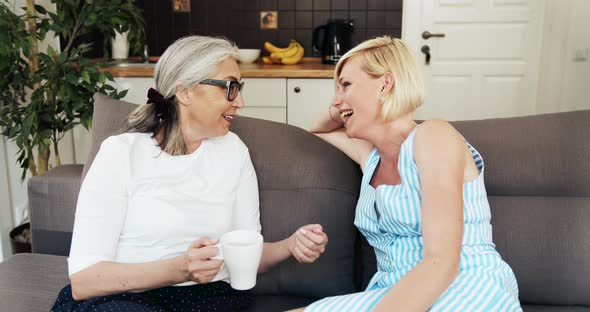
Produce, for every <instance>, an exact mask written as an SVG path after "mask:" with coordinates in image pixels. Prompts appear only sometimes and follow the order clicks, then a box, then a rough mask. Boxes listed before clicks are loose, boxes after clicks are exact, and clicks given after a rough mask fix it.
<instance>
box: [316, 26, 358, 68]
mask: <svg viewBox="0 0 590 312" xmlns="http://www.w3.org/2000/svg"><path fill="white" fill-rule="evenodd" d="M322 30H323V36H322V40H320V32H321V31H322ZM353 30H354V26H353V23H352V21H351V20H341V19H340V20H339V19H334V20H332V19H330V20H328V23H327V24H326V25H322V26H319V27H316V29H314V30H313V37H312V41H313V42H312V43H313V50H314V51H315V52H318V53H321V56H322V63H324V64H336V63H338V60H339V59H340V58H341V57H342V55H344V53H346V52H348V50H350V49H351V48H352V46H351V39H350V37H351V36H352V32H353ZM320 41H321V44H320Z"/></svg>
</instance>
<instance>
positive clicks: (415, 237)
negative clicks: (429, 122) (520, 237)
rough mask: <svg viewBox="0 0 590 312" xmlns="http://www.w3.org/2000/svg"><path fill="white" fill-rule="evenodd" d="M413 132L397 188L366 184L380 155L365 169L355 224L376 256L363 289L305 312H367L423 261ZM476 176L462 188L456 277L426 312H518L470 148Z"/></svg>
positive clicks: (403, 151) (372, 156) (512, 281)
mask: <svg viewBox="0 0 590 312" xmlns="http://www.w3.org/2000/svg"><path fill="white" fill-rule="evenodd" d="M416 129H417V127H416V128H414V130H413V131H412V132H411V133H410V135H409V136H408V137H407V138H406V140H405V141H404V143H403V144H402V147H401V151H400V156H399V165H398V169H399V174H400V177H401V181H402V182H401V184H399V185H380V186H378V187H377V188H376V189H374V188H373V187H372V186H371V185H370V184H369V182H370V181H371V178H372V176H373V172H374V171H375V169H376V168H377V165H378V163H379V159H380V156H379V154H378V153H377V150H376V149H373V151H371V153H370V155H369V157H368V159H367V163H366V164H365V170H364V172H365V175H364V177H363V180H362V185H361V194H360V198H359V201H358V204H357V208H356V217H355V225H356V226H357V227H358V229H359V230H360V231H361V233H363V235H365V237H366V238H367V240H368V242H369V244H371V246H373V248H374V249H375V254H376V256H377V272H376V273H375V275H374V276H373V278H372V279H371V282H370V283H369V285H368V287H367V289H366V290H365V291H364V292H359V293H355V294H350V295H344V296H337V297H329V298H325V299H323V300H320V301H317V302H315V303H313V304H312V305H310V306H309V307H307V308H306V309H305V311H370V310H371V309H372V308H373V307H374V306H375V305H376V304H377V303H378V302H379V300H380V299H381V298H382V297H383V296H384V295H385V294H386V293H387V291H388V290H389V289H390V288H391V287H392V286H393V285H394V284H395V283H397V282H398V281H399V280H400V279H401V278H402V277H403V276H404V275H405V274H406V273H408V272H409V271H410V270H411V269H412V268H413V267H414V266H415V265H416V264H418V263H419V262H420V261H421V259H422V250H423V242H422V234H421V232H420V205H421V200H422V198H421V194H420V177H419V175H418V168H417V167H416V163H415V162H414V155H413V150H414V149H413V142H414V135H415V133H416ZM466 144H467V146H468V147H469V149H470V150H471V154H472V155H473V159H474V161H475V163H476V165H477V168H478V169H479V171H480V174H479V176H478V177H477V178H476V179H474V180H472V181H469V182H467V183H464V185H463V213H464V225H463V242H462V249H461V263H460V268H459V274H458V276H457V278H456V279H455V281H454V282H453V283H452V284H451V285H450V286H449V288H448V289H447V290H446V291H445V292H444V293H443V294H442V295H441V297H440V298H439V299H438V301H437V302H436V303H435V304H434V305H433V306H432V307H431V308H430V311H522V309H521V307H520V304H519V301H518V286H517V284H516V279H515V277H514V273H513V272H512V270H511V269H510V267H509V266H508V264H506V263H505V262H504V261H502V258H501V257H500V255H499V254H498V252H497V251H496V250H495V245H494V244H493V242H492V226H491V224H490V219H491V214H490V206H489V203H488V199H487V194H486V189H485V185H484V178H483V176H484V163H483V159H482V157H481V155H480V154H479V153H478V152H477V151H476V150H475V148H473V147H472V146H471V145H470V144H469V143H467V142H466Z"/></svg>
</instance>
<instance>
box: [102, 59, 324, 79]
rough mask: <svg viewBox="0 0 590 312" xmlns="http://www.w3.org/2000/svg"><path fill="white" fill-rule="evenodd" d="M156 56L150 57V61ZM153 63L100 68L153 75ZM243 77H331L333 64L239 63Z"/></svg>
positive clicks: (122, 73) (316, 61)
mask: <svg viewBox="0 0 590 312" xmlns="http://www.w3.org/2000/svg"><path fill="white" fill-rule="evenodd" d="M154 60H157V58H154V57H150V61H154ZM154 66H155V64H154V63H145V64H143V63H130V64H129V66H111V67H105V68H102V69H101V71H107V72H109V73H111V75H113V76H114V77H153V76H154ZM239 66H240V72H241V73H242V77H244V78H333V76H334V68H335V66H334V65H325V64H322V63H321V61H320V59H319V58H315V57H310V58H303V60H302V61H301V63H299V64H296V65H278V64H272V65H270V64H264V63H262V61H259V62H258V63H253V64H239Z"/></svg>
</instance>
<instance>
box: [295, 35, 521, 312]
mask: <svg viewBox="0 0 590 312" xmlns="http://www.w3.org/2000/svg"><path fill="white" fill-rule="evenodd" d="M420 72H421V70H420V69H419V68H418V67H417V65H416V61H415V59H414V57H413V56H412V54H411V52H410V51H409V49H408V47H407V46H406V45H405V44H404V43H403V42H402V41H401V40H399V39H393V38H390V37H380V38H376V39H373V40H368V41H366V42H364V43H362V44H360V45H359V46H357V47H355V48H354V49H352V50H351V51H349V52H348V53H346V55H344V56H343V57H342V59H341V60H340V61H339V62H338V64H337V66H336V70H335V75H334V77H335V81H336V84H337V91H336V95H335V97H334V100H333V103H332V105H331V106H330V107H329V109H328V110H326V111H325V113H324V115H323V116H322V117H321V118H320V120H319V121H318V122H317V124H316V125H315V126H314V127H313V128H312V129H311V131H312V132H314V133H316V134H317V135H318V136H319V137H321V138H322V139H324V140H325V141H327V142H329V143H331V144H333V145H334V146H336V147H337V148H339V149H340V150H342V151H343V152H344V153H346V154H347V155H348V156H349V157H350V158H352V159H353V160H354V161H355V162H357V163H358V164H359V165H360V166H361V168H362V169H363V173H364V176H363V179H362V185H361V194H360V198H359V201H358V204H357V210H356V217H355V225H356V226H357V227H358V228H359V230H360V231H361V232H362V233H363V235H364V236H365V237H366V238H367V240H368V242H369V243H370V244H371V246H373V248H374V249H375V254H376V256H377V272H376V273H375V275H374V276H373V278H372V279H371V281H370V283H369V285H368V287H367V289H366V291H364V292H360V293H356V294H351V295H345V296H339V297H330V298H326V299H323V300H321V301H318V302H315V303H313V304H312V305H310V306H309V307H307V308H306V309H305V311H339V312H340V311H426V310H430V311H521V308H520V304H519V301H518V288H517V284H516V279H515V277H514V274H513V272H512V270H511V269H510V267H509V266H508V264H506V263H505V262H504V261H502V258H501V257H500V255H499V254H498V252H497V251H496V250H495V245H494V243H493V242H492V227H491V225H490V217H491V216H490V207H489V204H488V200H487V196H486V189H485V185H484V178H483V175H484V162H483V159H482V157H481V155H480V154H479V153H478V152H477V151H476V149H475V148H474V147H473V146H471V145H470V144H469V143H467V141H465V139H464V138H463V137H462V136H461V134H459V133H458V132H457V131H456V130H455V129H454V128H453V127H452V126H451V125H450V124H449V123H448V122H446V121H441V120H429V121H425V122H424V123H422V124H420V125H418V124H416V122H414V120H413V118H412V113H413V112H414V111H415V110H416V108H418V107H419V106H420V105H421V104H422V99H423V82H422V77H421V74H420Z"/></svg>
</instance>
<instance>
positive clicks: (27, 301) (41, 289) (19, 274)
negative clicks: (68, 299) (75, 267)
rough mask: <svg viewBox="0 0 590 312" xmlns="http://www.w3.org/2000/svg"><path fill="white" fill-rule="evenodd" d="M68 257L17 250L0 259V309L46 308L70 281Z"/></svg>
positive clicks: (31, 310)
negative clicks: (3, 259) (21, 252)
mask: <svg viewBox="0 0 590 312" xmlns="http://www.w3.org/2000/svg"><path fill="white" fill-rule="evenodd" d="M66 272H67V263H66V257H60V256H50V255H40V254H17V255H14V256H12V257H10V258H8V259H6V260H5V261H4V262H2V263H0V276H1V277H2V278H0V310H2V311H11V312H37V311H39V312H41V311H43V312H46V311H49V310H50V309H51V307H52V306H53V303H54V302H55V299H56V298H57V294H58V293H59V291H60V290H61V289H62V288H63V287H64V286H65V285H67V284H68V283H69V279H68V276H67V273H66Z"/></svg>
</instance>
